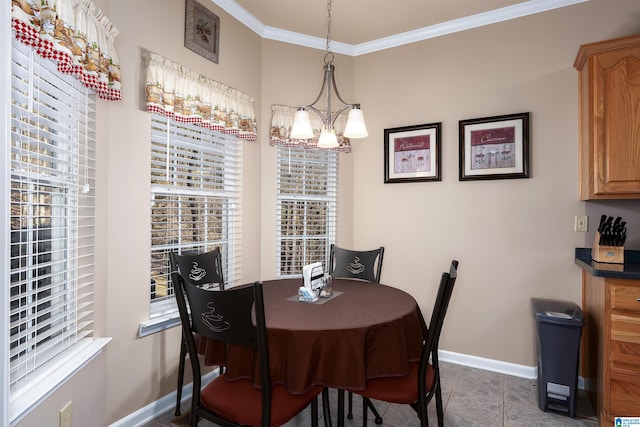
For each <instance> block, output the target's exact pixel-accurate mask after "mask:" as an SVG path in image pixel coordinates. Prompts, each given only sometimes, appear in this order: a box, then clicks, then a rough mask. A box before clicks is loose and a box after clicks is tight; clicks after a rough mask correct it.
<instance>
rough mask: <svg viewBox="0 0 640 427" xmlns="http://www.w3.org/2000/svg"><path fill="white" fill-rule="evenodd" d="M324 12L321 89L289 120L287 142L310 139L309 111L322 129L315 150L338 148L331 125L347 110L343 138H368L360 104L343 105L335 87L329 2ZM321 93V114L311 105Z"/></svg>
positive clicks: (329, 1)
mask: <svg viewBox="0 0 640 427" xmlns="http://www.w3.org/2000/svg"><path fill="white" fill-rule="evenodd" d="M327 12H328V16H327V46H326V53H325V55H324V80H323V81H322V87H321V88H320V93H319V94H318V97H317V98H316V99H315V101H313V102H312V103H311V104H309V105H299V106H298V109H297V111H296V114H295V117H294V120H293V128H292V129H291V138H294V139H309V138H313V136H314V135H313V129H312V127H311V121H310V119H309V111H313V112H314V113H315V114H317V115H318V116H319V117H320V119H321V120H322V125H323V128H322V129H321V131H320V138H319V139H318V147H320V148H334V147H338V146H339V145H340V144H338V139H337V138H336V132H335V128H334V124H335V121H336V118H337V117H338V116H339V115H340V114H342V113H343V112H344V111H346V110H347V109H350V110H349V116H348V118H347V124H346V126H345V129H344V132H343V135H344V136H345V137H347V138H366V137H367V136H368V135H369V134H368V133H367V127H366V126H365V123H364V115H363V114H362V110H361V109H360V104H349V103H347V102H345V101H344V100H343V99H342V97H341V96H340V93H339V92H338V88H337V87H336V80H335V76H334V72H335V66H334V65H333V52H331V0H328V2H327ZM325 91H326V94H325V96H324V98H325V99H326V103H327V104H326V109H325V110H324V111H322V110H320V109H318V108H316V107H314V105H315V104H316V103H317V102H318V101H320V99H321V98H322V97H323V93H325ZM332 91H333V92H335V96H336V97H337V98H338V100H339V101H340V102H341V103H342V105H341V106H340V108H339V109H338V110H337V111H336V112H335V114H332V113H331V98H332V95H331V93H332Z"/></svg>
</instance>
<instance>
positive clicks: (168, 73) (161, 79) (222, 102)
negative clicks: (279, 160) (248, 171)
mask: <svg viewBox="0 0 640 427" xmlns="http://www.w3.org/2000/svg"><path fill="white" fill-rule="evenodd" d="M143 56H144V60H145V63H146V67H147V73H146V82H145V94H146V101H147V111H149V112H152V113H157V114H163V115H165V116H168V117H171V118H172V119H174V120H176V121H178V122H181V123H193V124H195V125H197V126H202V127H205V128H207V129H213V130H216V131H219V132H223V133H226V134H229V135H235V136H237V137H238V138H240V139H243V140H246V141H255V140H256V139H257V135H258V132H257V125H256V119H255V113H254V111H253V103H254V100H253V98H252V97H250V96H249V95H247V94H245V93H242V92H240V91H239V90H236V89H233V88H231V87H229V86H225V85H223V84H222V83H219V82H216V81H215V80H212V79H210V78H208V77H205V76H201V75H199V74H197V73H195V72H193V71H191V70H190V69H188V68H186V67H184V66H182V65H180V64H177V63H175V62H172V61H171V60H169V59H167V58H163V57H162V56H160V55H157V54H155V53H151V52H146V53H144V55H143Z"/></svg>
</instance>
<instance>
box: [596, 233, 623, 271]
mask: <svg viewBox="0 0 640 427" xmlns="http://www.w3.org/2000/svg"><path fill="white" fill-rule="evenodd" d="M591 259H593V260H594V261H597V262H608V263H613V264H624V246H601V245H600V232H599V231H596V237H595V239H594V241H593V248H591Z"/></svg>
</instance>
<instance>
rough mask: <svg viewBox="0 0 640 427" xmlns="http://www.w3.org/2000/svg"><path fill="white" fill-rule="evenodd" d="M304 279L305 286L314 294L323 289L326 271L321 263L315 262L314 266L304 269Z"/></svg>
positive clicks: (307, 266) (306, 266)
mask: <svg viewBox="0 0 640 427" xmlns="http://www.w3.org/2000/svg"><path fill="white" fill-rule="evenodd" d="M302 278H303V279H304V286H305V287H306V288H308V289H310V290H311V291H313V292H316V290H318V291H319V290H320V289H322V286H323V284H324V283H323V281H322V279H323V278H324V270H323V269H322V263H321V262H314V263H313V264H309V265H305V266H304V267H302Z"/></svg>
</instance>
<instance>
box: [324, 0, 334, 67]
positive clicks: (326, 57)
mask: <svg viewBox="0 0 640 427" xmlns="http://www.w3.org/2000/svg"><path fill="white" fill-rule="evenodd" d="M324 63H325V64H331V63H333V52H331V0H328V1H327V48H326V53H325V55H324Z"/></svg>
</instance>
